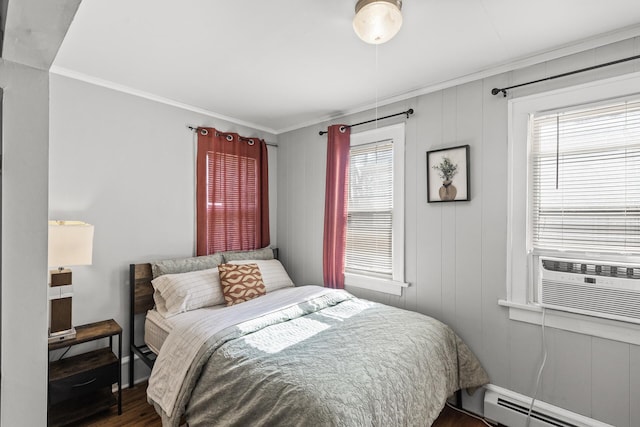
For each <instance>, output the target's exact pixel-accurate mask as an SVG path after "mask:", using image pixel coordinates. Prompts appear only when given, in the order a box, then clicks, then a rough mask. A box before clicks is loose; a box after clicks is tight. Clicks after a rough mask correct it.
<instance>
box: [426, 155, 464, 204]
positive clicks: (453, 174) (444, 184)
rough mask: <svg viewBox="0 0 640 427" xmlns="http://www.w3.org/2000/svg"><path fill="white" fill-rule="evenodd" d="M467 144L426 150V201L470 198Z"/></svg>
mask: <svg viewBox="0 0 640 427" xmlns="http://www.w3.org/2000/svg"><path fill="white" fill-rule="evenodd" d="M469 190H470V174H469V145H460V146H457V147H450V148H441V149H438V150H431V151H427V202H428V203H441V202H463V201H469V200H471V196H470V191H469Z"/></svg>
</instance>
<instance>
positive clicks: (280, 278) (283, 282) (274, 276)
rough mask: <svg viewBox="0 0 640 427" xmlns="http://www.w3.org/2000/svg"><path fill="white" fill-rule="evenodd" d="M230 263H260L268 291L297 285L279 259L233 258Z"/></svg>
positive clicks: (259, 266)
mask: <svg viewBox="0 0 640 427" xmlns="http://www.w3.org/2000/svg"><path fill="white" fill-rule="evenodd" d="M229 264H258V268H259V269H260V273H261V274H262V281H263V282H264V287H265V288H266V289H267V293H269V292H273V291H275V290H277V289H281V288H290V287H292V286H295V285H294V284H293V282H292V281H291V278H290V277H289V275H288V274H287V271H286V270H285V269H284V267H283V265H282V263H280V261H278V260H277V259H254V260H250V259H243V260H233V261H229Z"/></svg>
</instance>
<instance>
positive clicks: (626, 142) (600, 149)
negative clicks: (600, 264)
mask: <svg viewBox="0 0 640 427" xmlns="http://www.w3.org/2000/svg"><path fill="white" fill-rule="evenodd" d="M529 132H530V135H529V138H530V147H531V156H530V166H531V174H532V175H531V178H532V181H531V189H530V191H531V192H530V197H531V199H530V227H531V230H530V231H531V245H532V247H533V249H534V251H535V250H562V251H574V252H576V251H577V252H585V253H601V254H607V253H609V254H624V255H632V254H640V100H633V101H618V102H609V103H607V104H600V105H594V106H591V107H586V108H581V109H575V110H573V111H563V112H555V113H552V114H540V115H536V116H532V117H531V120H530V131H529Z"/></svg>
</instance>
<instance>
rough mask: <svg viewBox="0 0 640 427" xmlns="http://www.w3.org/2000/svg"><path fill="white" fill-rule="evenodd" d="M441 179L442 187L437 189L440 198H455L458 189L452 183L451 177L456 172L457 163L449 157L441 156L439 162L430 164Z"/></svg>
mask: <svg viewBox="0 0 640 427" xmlns="http://www.w3.org/2000/svg"><path fill="white" fill-rule="evenodd" d="M432 167H433V169H436V170H437V171H438V175H439V176H440V178H441V179H442V187H440V189H439V190H438V194H439V195H440V200H455V198H456V194H457V193H458V189H457V188H456V186H455V185H453V177H454V176H455V175H456V173H458V165H457V164H456V163H453V162H452V161H451V159H449V157H446V156H444V157H442V161H441V162H440V164H438V165H435V166H432Z"/></svg>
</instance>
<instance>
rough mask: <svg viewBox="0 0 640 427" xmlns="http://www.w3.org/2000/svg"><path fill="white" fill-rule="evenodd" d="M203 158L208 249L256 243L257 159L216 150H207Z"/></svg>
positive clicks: (241, 246)
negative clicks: (206, 163) (204, 159)
mask: <svg viewBox="0 0 640 427" xmlns="http://www.w3.org/2000/svg"><path fill="white" fill-rule="evenodd" d="M207 161H208V165H207V175H208V179H207V215H208V217H209V222H208V224H207V233H208V235H209V239H208V241H209V242H210V251H211V253H215V252H219V251H223V250H226V248H256V247H258V246H259V245H257V243H256V236H257V232H256V228H257V224H258V222H259V221H258V217H259V215H260V212H259V210H258V199H259V196H258V195H259V192H260V187H259V185H258V164H257V163H258V162H257V161H256V159H254V158H251V157H245V156H238V155H235V154H227V153H219V152H212V153H209V155H208V156H207Z"/></svg>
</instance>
